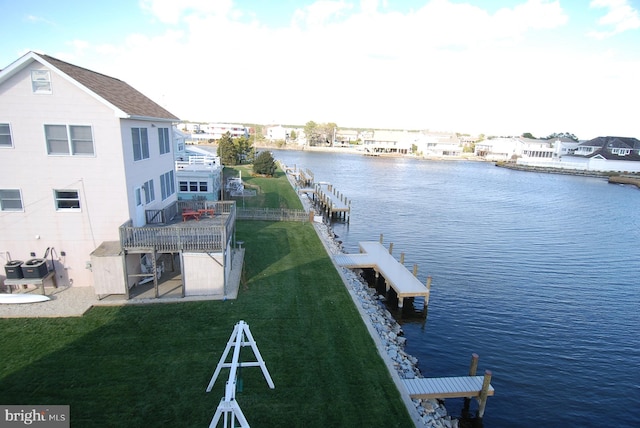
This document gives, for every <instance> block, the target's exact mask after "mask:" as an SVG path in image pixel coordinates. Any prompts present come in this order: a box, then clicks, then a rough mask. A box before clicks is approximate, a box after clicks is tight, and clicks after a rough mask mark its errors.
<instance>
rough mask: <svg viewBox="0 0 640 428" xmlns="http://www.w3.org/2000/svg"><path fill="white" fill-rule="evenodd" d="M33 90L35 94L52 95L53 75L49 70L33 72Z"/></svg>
mask: <svg viewBox="0 0 640 428" xmlns="http://www.w3.org/2000/svg"><path fill="white" fill-rule="evenodd" d="M31 88H32V90H33V93H34V94H50V93H51V73H50V72H49V71H48V70H31Z"/></svg>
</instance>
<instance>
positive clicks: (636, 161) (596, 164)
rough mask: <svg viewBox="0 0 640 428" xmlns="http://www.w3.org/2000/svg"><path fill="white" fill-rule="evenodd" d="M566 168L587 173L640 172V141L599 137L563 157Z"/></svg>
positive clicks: (581, 144)
mask: <svg viewBox="0 0 640 428" xmlns="http://www.w3.org/2000/svg"><path fill="white" fill-rule="evenodd" d="M563 164H564V165H563V166H564V167H566V168H569V167H570V168H574V169H584V170H587V171H616V172H640V141H639V140H638V139H637V138H630V137H614V136H607V137H597V138H594V139H592V140H589V141H585V142H582V143H580V144H579V145H578V146H577V147H576V149H575V152H574V153H573V154H572V155H569V156H565V157H563Z"/></svg>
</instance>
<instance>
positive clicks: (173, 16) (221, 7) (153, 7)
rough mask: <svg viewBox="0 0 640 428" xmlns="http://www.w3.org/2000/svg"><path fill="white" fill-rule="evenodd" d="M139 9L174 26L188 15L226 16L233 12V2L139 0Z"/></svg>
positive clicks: (213, 0)
mask: <svg viewBox="0 0 640 428" xmlns="http://www.w3.org/2000/svg"><path fill="white" fill-rule="evenodd" d="M140 7H141V8H142V9H143V10H146V11H148V12H150V13H151V14H152V15H153V16H155V17H156V18H157V19H158V20H160V21H161V22H164V23H167V24H176V23H178V22H179V21H180V20H181V19H182V18H183V17H184V16H185V15H189V14H195V15H202V16H208V15H218V16H227V15H229V14H231V12H232V10H233V0H179V1H176V0H141V1H140Z"/></svg>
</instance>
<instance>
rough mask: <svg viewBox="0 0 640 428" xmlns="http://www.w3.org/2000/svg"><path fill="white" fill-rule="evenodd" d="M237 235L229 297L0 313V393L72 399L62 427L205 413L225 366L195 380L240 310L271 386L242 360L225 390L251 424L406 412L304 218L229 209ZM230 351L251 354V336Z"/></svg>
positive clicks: (385, 417) (324, 422)
mask: <svg viewBox="0 0 640 428" xmlns="http://www.w3.org/2000/svg"><path fill="white" fill-rule="evenodd" d="M243 176H244V173H243ZM281 179H283V177H278V180H281ZM260 180H270V179H256V181H259V182H260V183H262V181H260ZM284 180H286V178H284ZM273 182H274V183H275V182H276V180H274V181H273ZM263 185H264V184H261V186H263ZM264 186H265V188H266V187H267V186H266V185H264ZM284 192H285V193H286V192H290V193H293V194H294V196H295V193H294V192H293V191H292V190H291V188H290V187H289V189H288V190H286V189H285V190H284ZM298 202H299V201H298ZM237 239H238V240H243V241H244V242H245V248H246V253H245V264H244V274H243V280H242V283H241V285H240V290H239V295H238V299H237V300H227V301H208V302H184V303H176V304H155V305H145V306H126V307H98V308H94V309H92V310H91V311H89V312H88V313H87V314H86V315H85V316H84V317H82V318H54V319H0V331H1V333H0V339H1V343H2V346H1V347H0V392H1V393H2V397H1V398H0V402H1V403H3V404H23V405H36V404H38V405H40V404H44V405H46V404H50V405H54V404H67V405H70V406H71V426H73V427H103V426H107V427H147V426H149V427H151V426H152V427H165V426H167V427H204V426H208V424H209V422H210V420H211V418H212V417H213V415H214V413H215V410H216V408H217V406H218V403H219V401H220V399H221V398H222V397H223V395H224V385H225V381H226V380H227V376H228V373H229V371H228V370H227V369H224V370H223V371H222V373H221V375H220V376H219V378H218V380H217V382H216V384H215V386H214V389H213V391H212V392H211V393H208V394H207V393H205V388H206V386H207V384H208V382H209V380H210V378H211V376H212V374H213V371H214V370H215V368H216V365H217V363H218V360H219V358H220V356H221V355H222V352H223V351H224V348H225V345H226V343H227V341H228V340H229V337H230V335H231V333H232V331H233V326H234V324H235V323H236V322H238V321H240V320H244V321H246V322H247V323H248V325H249V328H250V330H251V332H252V334H253V336H254V338H255V340H256V341H257V345H258V348H259V350H260V352H261V354H262V357H263V358H264V360H265V362H266V364H267V368H268V369H269V372H270V374H271V377H272V378H273V381H274V383H275V386H276V388H275V389H274V390H271V389H269V387H268V386H267V383H266V381H265V380H264V378H263V377H262V372H261V371H260V369H259V368H257V367H253V368H244V369H242V372H241V373H242V377H243V386H244V388H243V391H242V392H239V393H238V395H237V401H238V404H239V405H240V407H241V408H242V411H243V413H244V414H245V416H246V417H247V419H248V421H249V423H250V424H251V425H252V426H255V427H281V426H285V425H286V426H292V427H305V428H310V427H319V428H325V427H347V426H352V427H409V426H413V423H412V421H411V419H410V417H409V415H408V412H407V410H406V408H405V406H404V403H403V402H402V400H401V398H400V396H399V393H398V391H397V389H396V388H395V386H394V384H393V382H392V379H391V376H390V374H389V373H388V371H387V368H386V366H385V365H384V363H383V361H382V359H381V358H380V357H379V355H378V354H377V351H376V348H375V345H374V342H373V340H372V339H371V337H370V336H369V334H368V331H367V329H366V327H365V325H364V323H363V322H362V320H361V319H360V317H359V315H358V312H357V310H356V308H355V307H354V305H353V302H352V301H351V299H350V297H349V294H348V292H347V290H346V289H345V287H344V284H343V283H342V280H341V278H340V276H339V275H338V273H337V272H336V270H335V269H334V267H333V264H332V263H331V260H330V258H329V257H328V255H327V254H326V251H325V250H324V247H323V245H322V243H321V242H320V240H319V239H318V237H317V235H316V233H315V231H314V228H313V226H312V225H311V224H310V223H285V222H279V223H278V222H257V221H241V222H238V224H237ZM241 358H242V359H244V360H254V356H253V354H252V352H251V350H250V348H249V347H247V348H244V349H243V351H242V353H241ZM227 361H229V359H228V360H227Z"/></svg>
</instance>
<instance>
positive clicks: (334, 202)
mask: <svg viewBox="0 0 640 428" xmlns="http://www.w3.org/2000/svg"><path fill="white" fill-rule="evenodd" d="M314 190H315V192H314V197H315V199H316V202H317V203H318V204H319V205H320V207H321V208H322V210H323V211H324V213H325V214H326V215H327V216H328V217H329V218H334V217H338V218H340V217H342V218H343V219H344V220H345V221H347V222H348V221H349V214H350V213H351V201H349V200H348V199H347V198H346V197H345V196H344V195H343V194H341V193H340V192H338V191H337V190H336V189H335V188H334V187H333V185H332V184H331V183H316V184H315V186H314Z"/></svg>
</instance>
